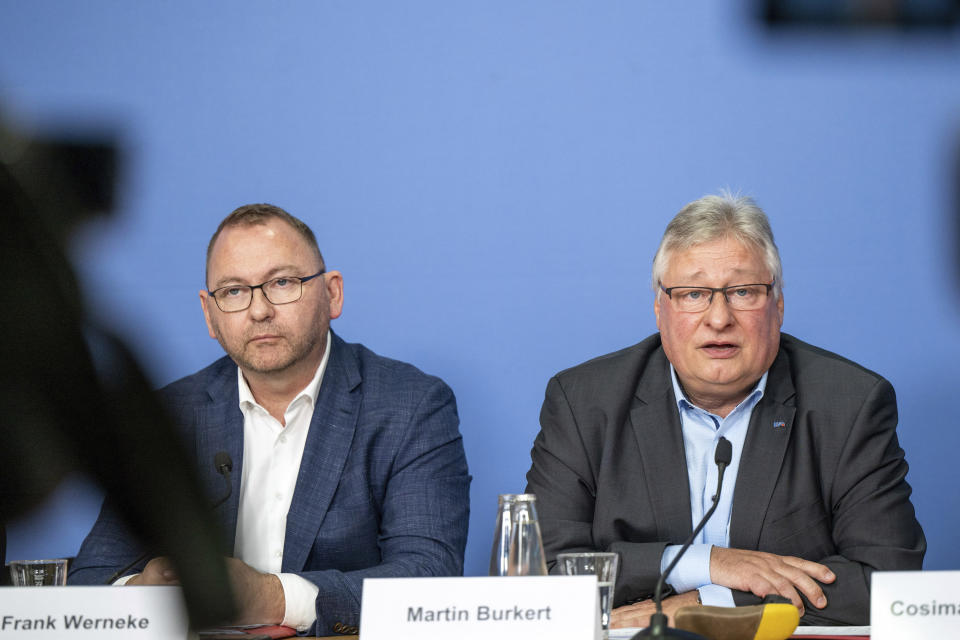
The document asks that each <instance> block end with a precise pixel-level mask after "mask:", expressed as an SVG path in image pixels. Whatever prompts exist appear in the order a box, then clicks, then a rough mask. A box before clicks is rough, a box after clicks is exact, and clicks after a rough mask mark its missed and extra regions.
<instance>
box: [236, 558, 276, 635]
mask: <svg viewBox="0 0 960 640" xmlns="http://www.w3.org/2000/svg"><path fill="white" fill-rule="evenodd" d="M226 563H227V575H228V576H229V577H230V584H231V586H232V587H233V597H234V599H236V602H237V611H238V612H239V615H238V616H237V619H236V620H235V621H234V622H235V623H236V624H280V623H281V622H283V616H284V614H285V613H286V608H287V602H286V599H285V598H284V595H283V585H281V584H280V578H278V577H277V576H275V575H273V574H272V573H260V572H259V571H257V570H256V569H254V568H253V567H251V566H250V565H248V564H247V563H245V562H244V561H242V560H237V559H236V558H226Z"/></svg>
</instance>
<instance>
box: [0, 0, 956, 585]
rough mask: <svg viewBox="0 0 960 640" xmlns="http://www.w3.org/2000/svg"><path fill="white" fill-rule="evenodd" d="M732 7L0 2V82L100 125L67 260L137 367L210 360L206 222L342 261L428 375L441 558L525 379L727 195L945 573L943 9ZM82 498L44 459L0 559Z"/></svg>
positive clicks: (951, 560) (514, 481) (21, 104)
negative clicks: (461, 496) (905, 483)
mask: <svg viewBox="0 0 960 640" xmlns="http://www.w3.org/2000/svg"><path fill="white" fill-rule="evenodd" d="M752 7H753V5H752V4H749V3H745V2H742V1H735V0H723V1H719V0H699V1H693V2H682V3H680V2H676V3H675V2H641V1H639V0H630V1H621V2H563V1H554V0H551V1H546V0H536V1H510V2H506V1H504V2H469V3H468V2H450V1H447V0H443V1H437V2H377V3H373V2H354V1H350V2H332V1H322V2H321V1H316V2H293V1H291V2H284V3H274V2H212V1H211V2H193V1H187V0H170V1H167V2H153V3H146V2H128V1H126V0H116V1H107V0H87V1H85V2H70V1H67V0H64V1H62V2H51V1H46V0H34V1H31V2H20V1H17V0H0V104H2V105H3V107H4V109H5V115H6V117H7V118H9V119H10V120H11V121H12V122H15V123H16V124H18V125H19V126H22V127H28V128H29V127H36V128H38V129H44V128H49V127H51V126H55V125H56V126H59V125H62V124H63V123H64V122H67V123H74V124H77V123H79V124H83V125H92V126H101V125H104V124H111V125H117V126H119V127H120V128H121V130H122V131H123V133H124V137H125V141H126V144H127V149H128V157H127V159H128V165H127V172H126V174H125V177H124V181H123V185H122V187H123V188H122V194H121V202H120V207H119V214H118V216H117V217H116V218H115V219H114V220H112V221H108V222H105V223H102V224H98V225H95V226H93V227H91V228H89V229H88V231H87V233H86V234H85V235H84V237H83V238H82V239H81V241H80V242H78V244H77V246H76V250H75V255H76V258H77V260H78V262H79V264H80V267H81V270H82V275H83V278H84V282H85V286H86V289H87V293H88V295H89V297H90V299H91V300H92V301H93V303H92V305H91V306H92V308H93V310H94V311H95V313H96V314H97V315H98V316H100V317H101V318H103V319H105V320H106V321H107V322H109V323H110V324H112V325H113V326H115V327H118V328H119V329H120V331H121V332H122V333H123V334H124V335H125V336H126V337H127V338H128V339H129V340H130V341H131V342H132V343H133V344H134V345H135V347H136V349H137V350H138V352H139V353H140V354H141V355H142V357H143V359H144V361H145V362H146V363H147V365H148V367H149V369H150V371H151V373H152V375H153V377H154V379H155V381H156V382H157V383H158V384H162V383H166V382H169V381H170V380H173V379H175V378H177V377H180V376H182V375H185V374H187V373H190V372H193V371H195V370H196V369H198V368H200V367H202V366H204V365H205V364H206V363H208V362H209V361H211V360H212V359H214V358H216V357H218V356H219V355H220V350H219V347H218V345H217V344H216V343H215V342H214V341H213V340H210V339H209V338H208V337H207V334H206V330H205V328H204V325H203V319H202V315H201V313H200V307H199V304H198V301H197V290H198V289H199V288H200V287H201V286H202V285H203V275H202V270H203V252H204V249H205V244H206V242H207V239H208V237H209V235H210V234H211V232H212V231H213V229H214V227H215V225H216V224H217V222H218V221H219V220H220V219H221V218H222V217H223V216H224V215H226V213H228V212H229V211H231V210H232V209H233V208H234V207H236V206H238V205H240V204H243V203H248V202H260V201H267V202H272V203H275V204H277V205H280V206H283V207H285V208H287V209H288V210H289V211H291V212H293V213H294V214H296V215H298V216H300V217H302V218H304V219H305V220H306V221H307V222H308V223H309V224H311V225H312V226H313V228H314V229H315V230H316V231H317V235H318V237H319V239H320V244H321V247H322V248H323V250H324V253H325V254H326V257H327V263H328V265H329V266H331V267H334V268H339V269H340V270H342V272H343V274H344V279H345V283H346V308H345V313H344V316H343V317H342V318H341V319H339V320H337V321H336V322H335V324H334V328H335V329H336V330H337V331H338V332H339V333H340V334H341V335H342V336H343V337H345V338H346V339H348V340H351V341H361V342H364V343H365V344H367V345H368V346H370V347H371V348H373V349H375V350H376V351H379V352H380V353H383V354H385V355H390V356H393V357H396V358H401V359H404V360H408V361H412V362H414V363H416V364H417V365H418V366H420V367H421V368H422V369H424V370H426V371H428V372H430V373H433V374H436V375H439V376H441V377H443V378H444V379H446V380H447V382H449V383H450V385H451V386H452V387H453V388H454V390H455V391H456V393H457V397H458V401H459V407H460V415H461V420H462V431H463V436H464V440H465V442H466V448H467V455H468V458H469V461H470V465H471V470H472V473H473V475H474V481H473V489H472V511H473V514H472V517H471V523H470V524H471V526H470V539H469V544H468V549H467V573H468V574H483V573H485V571H486V565H487V561H488V557H489V555H488V554H489V549H490V542H491V538H492V527H493V518H494V512H495V505H496V496H497V494H498V493H502V492H516V491H520V490H522V489H523V487H524V473H525V472H526V470H527V467H528V465H529V449H530V446H531V443H532V441H533V438H534V436H535V434H536V432H537V429H538V422H537V416H538V412H539V407H540V403H541V401H542V398H543V390H544V387H545V385H546V382H547V379H548V378H549V377H550V376H551V375H552V374H553V373H555V372H556V371H558V370H560V369H563V368H566V367H569V366H572V365H574V364H576V363H578V362H581V361H583V360H585V359H588V358H590V357H592V356H595V355H599V354H602V353H606V352H609V351H612V350H615V349H618V348H621V347H623V346H626V345H628V344H632V343H634V342H637V341H639V340H640V339H642V338H643V337H645V336H647V335H648V334H650V333H651V332H653V331H654V319H653V312H652V303H653V296H652V293H651V291H650V289H649V284H648V278H649V266H650V261H651V259H652V256H653V252H654V250H655V248H656V245H657V242H658V240H659V237H660V235H661V233H662V231H663V228H664V226H665V224H666V222H667V221H668V220H669V218H670V217H671V216H672V215H673V214H674V213H675V212H676V211H677V210H679V208H680V207H681V206H682V205H683V204H685V203H686V202H688V201H690V200H692V199H694V198H697V197H699V196H701V195H703V194H705V193H708V192H715V191H716V190H717V189H719V188H721V187H730V188H732V189H734V190H742V191H743V192H744V193H747V194H751V195H753V196H755V197H756V198H757V199H758V201H759V203H760V204H761V206H763V207H764V208H765V209H766V210H767V211H768V213H769V215H770V217H771V220H772V222H773V225H774V230H775V232H776V235H777V240H778V242H779V245H780V249H781V252H782V255H783V260H784V264H785V280H786V288H785V301H786V321H785V324H784V330H785V331H788V332H790V333H793V334H795V335H797V336H800V337H802V338H804V339H806V340H808V341H811V342H813V343H816V344H818V345H820V346H823V347H825V348H828V349H831V350H835V351H838V352H840V353H842V354H843V355H846V356H848V357H850V358H853V359H855V360H857V361H859V362H861V363H862V364H864V365H865V366H867V367H870V368H872V369H875V370H877V371H879V372H881V373H883V374H884V375H886V376H887V377H888V378H889V379H890V380H891V381H892V382H893V384H894V386H895V387H896V389H897V392H898V396H899V401H900V413H901V426H900V438H901V442H902V444H903V446H904V448H905V449H906V451H907V454H908V460H909V462H910V463H911V470H910V476H909V480H910V482H911V483H912V485H913V487H914V490H915V493H914V504H915V505H916V507H917V510H918V512H919V518H920V520H921V523H922V524H923V526H924V528H925V530H926V532H927V536H928V539H929V543H930V550H929V553H928V555H927V562H926V566H927V567H928V568H938V569H943V568H960V550H958V545H957V544H956V541H955V540H956V536H955V535H954V534H955V532H956V531H957V530H958V529H960V522H958V520H960V492H958V491H957V490H956V488H955V484H956V481H955V479H954V474H952V473H951V471H952V470H953V469H955V467H956V462H955V460H956V451H957V449H958V445H960V429H958V426H957V425H958V420H957V419H956V416H955V414H956V411H955V409H956V406H957V405H956V397H957V388H958V387H957V374H958V373H960V371H958V366H957V362H958V357H960V340H958V338H960V319H958V317H957V312H958V310H960V285H958V283H957V281H956V279H955V278H954V273H955V264H956V263H955V260H956V256H955V252H956V251H957V247H955V246H953V243H954V241H955V238H956V235H957V234H956V225H957V216H956V207H957V204H958V203H957V201H956V194H957V191H956V189H957V187H956V184H955V182H954V181H953V177H952V176H953V175H954V174H953V172H954V171H955V169H956V164H957V162H958V158H960V42H958V33H957V30H955V29H954V30H952V31H945V32H940V33H934V34H930V33H925V34H924V33H902V32H897V31H887V30H874V31H866V32H856V33H850V32H842V33H823V32H811V31H803V32H786V33H777V34H772V33H771V32H769V31H767V30H766V29H765V28H763V27H762V26H761V25H760V24H759V23H758V22H757V21H756V20H754V19H753V17H752V14H751V11H752ZM11 303H14V302H13V301H7V304H11ZM951 487H953V488H951ZM98 504H99V497H98V496H97V494H96V492H95V490H93V489H91V488H90V487H89V486H87V485H86V484H84V483H83V482H82V481H78V482H75V483H72V484H70V485H69V486H66V487H65V488H64V489H63V490H62V491H61V492H60V493H59V494H58V495H57V496H56V497H55V498H54V499H53V500H51V502H50V504H49V505H47V507H46V509H45V510H44V511H42V512H39V513H37V514H34V515H33V517H32V518H31V519H30V520H29V521H27V522H22V523H19V524H17V525H15V526H14V527H13V528H12V530H11V531H10V545H9V549H8V557H42V556H58V555H70V554H73V553H75V551H76V549H77V547H78V545H79V543H80V541H81V539H82V537H83V535H84V534H85V532H86V530H87V529H88V528H89V526H90V524H91V523H92V520H93V518H94V517H95V514H96V509H97V507H98Z"/></svg>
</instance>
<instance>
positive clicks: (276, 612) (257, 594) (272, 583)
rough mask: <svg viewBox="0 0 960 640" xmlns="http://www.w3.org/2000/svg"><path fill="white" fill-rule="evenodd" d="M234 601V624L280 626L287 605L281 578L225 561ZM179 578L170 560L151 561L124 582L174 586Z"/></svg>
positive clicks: (164, 558) (245, 564) (236, 561)
mask: <svg viewBox="0 0 960 640" xmlns="http://www.w3.org/2000/svg"><path fill="white" fill-rule="evenodd" d="M224 561H225V562H226V565H227V575H228V576H229V578H230V586H231V587H232V590H233V597H234V599H235V600H236V604H237V611H238V612H239V615H238V616H237V619H236V620H234V621H233V622H234V623H235V624H280V623H281V622H283V616H284V614H285V613H286V607H287V601H286V598H284V595H283V585H281V584H280V578H278V577H277V576H275V575H273V574H272V573H260V572H259V571H257V570H256V569H254V568H253V567H251V566H250V565H248V564H247V563H245V562H243V561H242V560H237V559H236V558H224ZM177 584H180V577H179V576H178V575H177V572H176V570H174V568H173V563H171V562H170V558H166V557H162V558H154V559H153V560H151V561H150V562H148V563H147V566H146V567H144V569H143V573H138V574H137V575H135V576H133V577H132V578H130V579H129V580H128V581H127V585H177Z"/></svg>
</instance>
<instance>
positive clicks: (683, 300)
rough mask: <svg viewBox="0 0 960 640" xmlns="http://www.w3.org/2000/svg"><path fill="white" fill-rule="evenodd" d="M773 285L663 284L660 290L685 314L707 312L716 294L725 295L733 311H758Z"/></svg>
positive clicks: (761, 283)
mask: <svg viewBox="0 0 960 640" xmlns="http://www.w3.org/2000/svg"><path fill="white" fill-rule="evenodd" d="M774 282H776V281H774ZM773 284H774V283H773V282H771V283H770V284H766V283H763V282H760V283H754V284H733V285H730V286H729V287H664V286H663V285H662V284H661V285H660V289H661V290H662V291H663V292H664V293H666V294H667V297H668V298H670V300H671V302H673V306H674V307H675V308H676V309H677V311H682V312H684V313H698V312H701V311H706V310H707V309H709V308H710V305H711V304H713V296H714V294H716V293H723V298H724V300H726V302H727V304H728V305H729V306H730V308H731V309H735V310H737V311H756V310H757V309H760V308H762V307H763V305H764V304H766V302H767V298H768V297H769V296H770V291H771V290H772V289H773Z"/></svg>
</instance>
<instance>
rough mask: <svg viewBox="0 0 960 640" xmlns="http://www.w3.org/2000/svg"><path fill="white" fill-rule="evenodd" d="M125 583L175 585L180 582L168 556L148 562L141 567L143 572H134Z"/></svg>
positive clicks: (131, 584) (129, 584) (130, 584)
mask: <svg viewBox="0 0 960 640" xmlns="http://www.w3.org/2000/svg"><path fill="white" fill-rule="evenodd" d="M126 584H127V585H128V586H133V585H141V586H142V585H176V584H180V576H178V575H177V572H176V570H175V569H174V568H173V563H172V562H170V558H167V557H160V558H154V559H153V560H151V561H150V562H148V563H147V566H145V567H144V568H143V573H138V574H136V575H135V576H133V577H132V578H130V579H129V580H127V582H126Z"/></svg>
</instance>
